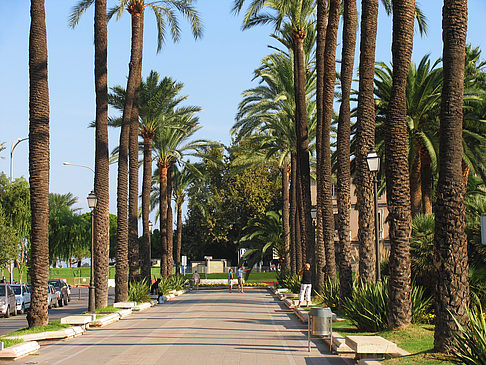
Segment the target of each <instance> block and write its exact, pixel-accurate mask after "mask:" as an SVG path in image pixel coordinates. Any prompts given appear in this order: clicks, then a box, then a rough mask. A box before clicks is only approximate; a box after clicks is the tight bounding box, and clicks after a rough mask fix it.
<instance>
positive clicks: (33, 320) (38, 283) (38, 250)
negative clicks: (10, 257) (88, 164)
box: [27, 0, 49, 327]
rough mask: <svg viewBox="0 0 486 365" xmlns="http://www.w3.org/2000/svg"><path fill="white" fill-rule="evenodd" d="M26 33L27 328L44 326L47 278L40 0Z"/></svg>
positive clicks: (46, 119)
mask: <svg viewBox="0 0 486 365" xmlns="http://www.w3.org/2000/svg"><path fill="white" fill-rule="evenodd" d="M30 19H31V23H30V35H29V81H30V95H29V116H30V123H29V184H30V209H31V212H32V214H31V217H32V218H31V219H32V221H31V232H30V239H31V241H30V242H31V252H30V276H31V283H32V297H31V307H30V310H29V311H28V312H27V321H28V323H29V327H38V326H45V325H47V324H48V322H49V317H48V313H47V281H48V280H49V85H48V78H47V31H46V18H45V8H44V0H31V5H30Z"/></svg>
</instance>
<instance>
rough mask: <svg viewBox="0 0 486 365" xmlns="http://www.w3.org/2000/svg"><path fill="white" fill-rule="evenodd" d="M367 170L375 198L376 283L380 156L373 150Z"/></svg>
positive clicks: (378, 258) (377, 271)
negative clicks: (371, 176)
mask: <svg viewBox="0 0 486 365" xmlns="http://www.w3.org/2000/svg"><path fill="white" fill-rule="evenodd" d="M366 162H368V168H369V169H370V172H371V173H373V190H374V196H375V253H376V282H378V281H381V272H380V235H379V227H378V171H380V156H378V154H377V153H376V151H375V150H374V149H373V150H371V152H370V153H368V156H367V157H366Z"/></svg>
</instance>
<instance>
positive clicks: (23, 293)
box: [10, 284, 30, 314]
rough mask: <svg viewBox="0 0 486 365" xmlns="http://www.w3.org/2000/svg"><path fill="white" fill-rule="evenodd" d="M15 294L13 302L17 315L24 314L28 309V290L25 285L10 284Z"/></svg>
mask: <svg viewBox="0 0 486 365" xmlns="http://www.w3.org/2000/svg"><path fill="white" fill-rule="evenodd" d="M10 286H11V287H12V289H13V291H14V293H15V302H16V304H17V305H16V306H17V312H18V313H21V314H22V313H25V311H26V310H27V309H29V308H30V289H29V287H28V286H27V285H26V284H11V285H10Z"/></svg>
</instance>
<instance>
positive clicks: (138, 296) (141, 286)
mask: <svg viewBox="0 0 486 365" xmlns="http://www.w3.org/2000/svg"><path fill="white" fill-rule="evenodd" d="M128 300H129V301H131V302H137V303H143V302H149V301H150V287H149V286H148V284H147V282H146V281H145V280H142V281H132V282H131V283H130V287H129V288H128Z"/></svg>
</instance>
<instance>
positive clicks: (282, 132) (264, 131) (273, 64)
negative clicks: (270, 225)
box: [231, 37, 316, 269]
mask: <svg viewBox="0 0 486 365" xmlns="http://www.w3.org/2000/svg"><path fill="white" fill-rule="evenodd" d="M309 39H311V37H309ZM282 41H284V44H285V40H284V39H282ZM311 47H312V44H311V42H309V43H306V47H305V50H306V55H307V57H306V59H307V60H308V61H307V62H311V58H310V54H311ZM289 53H290V55H287V54H285V53H283V52H281V53H278V54H272V55H269V56H267V57H265V58H263V60H262V66H261V67H260V68H258V69H257V70H255V78H260V82H261V85H260V86H258V87H256V88H253V89H249V90H246V91H244V92H243V96H244V99H243V101H242V102H241V103H240V105H239V112H238V114H237V116H236V120H237V122H236V123H235V125H234V126H233V128H232V130H231V133H232V134H234V135H235V136H236V141H240V140H242V139H243V138H246V137H248V136H250V135H251V139H252V142H253V143H251V144H250V147H252V148H256V150H255V149H251V150H250V151H248V153H246V154H243V155H242V156H240V157H239V158H238V159H237V160H235V161H234V164H241V165H243V166H244V164H245V163H247V162H250V163H251V164H253V166H255V164H259V163H260V164H263V165H265V164H268V162H269V161H275V160H274V159H275V157H276V158H277V161H276V162H277V163H278V166H279V168H280V169H281V172H282V198H283V201H282V222H283V230H284V245H285V247H286V251H285V252H286V255H287V258H286V260H285V264H286V265H290V266H291V262H292V261H291V258H290V256H291V255H290V252H291V241H292V244H293V245H294V246H295V245H297V244H300V242H298V241H296V240H295V238H294V239H292V240H290V227H291V226H293V225H294V219H292V218H293V217H294V215H292V214H290V209H289V206H294V204H295V202H290V199H291V194H290V187H289V175H290V173H291V163H290V160H291V156H292V154H295V149H296V139H295V97H294V82H293V75H294V71H293V61H292V58H291V54H292V52H291V50H289ZM309 66H310V65H309ZM314 75H315V73H311V74H310V75H309V77H308V78H307V82H306V94H307V95H308V98H309V101H308V102H307V107H308V108H307V109H308V110H307V113H308V115H309V119H310V125H309V134H310V140H313V139H314V138H315V112H314V111H315V104H314V103H312V102H311V101H310V100H311V97H312V96H313V95H314V93H315V87H316V84H315V77H314ZM252 133H253V134H252ZM242 157H244V158H243V159H242ZM249 157H250V161H247V160H248V158H249ZM241 160H243V161H241ZM289 203H290V204H289ZM293 230H295V228H293ZM292 256H295V255H292ZM289 268H290V267H289ZM294 269H295V267H294Z"/></svg>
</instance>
